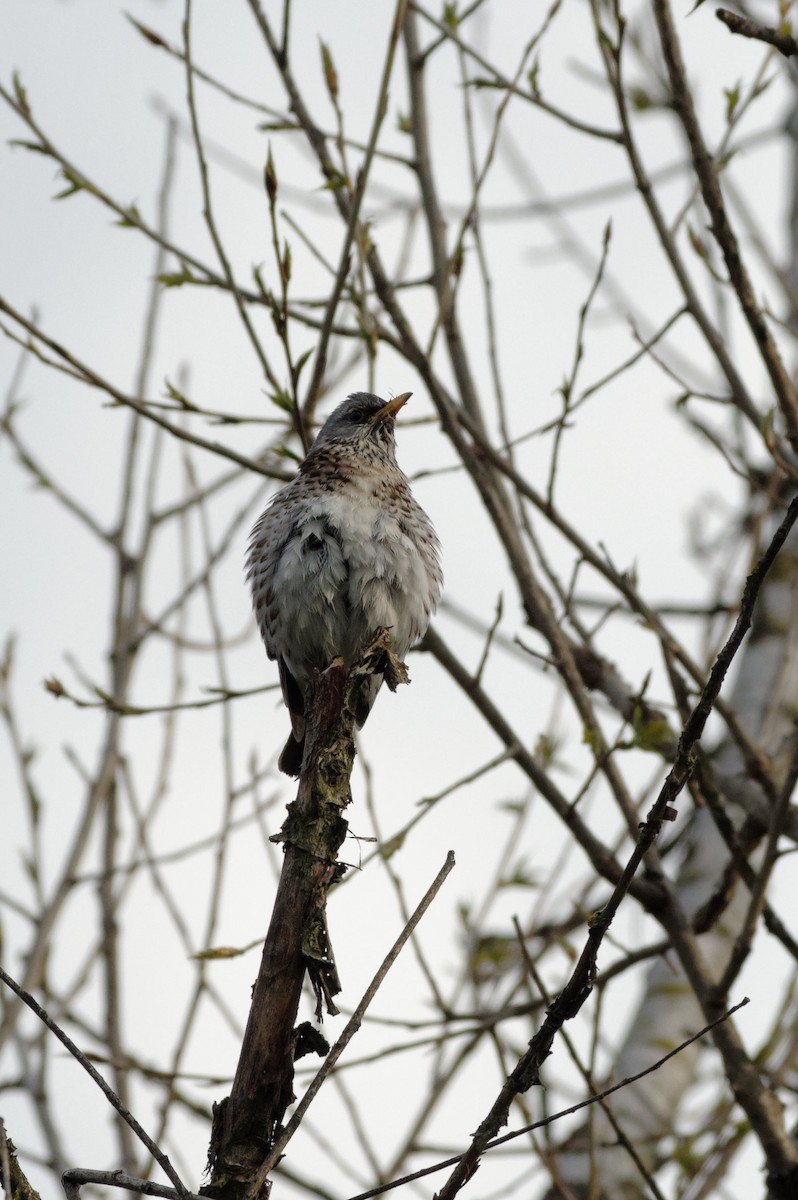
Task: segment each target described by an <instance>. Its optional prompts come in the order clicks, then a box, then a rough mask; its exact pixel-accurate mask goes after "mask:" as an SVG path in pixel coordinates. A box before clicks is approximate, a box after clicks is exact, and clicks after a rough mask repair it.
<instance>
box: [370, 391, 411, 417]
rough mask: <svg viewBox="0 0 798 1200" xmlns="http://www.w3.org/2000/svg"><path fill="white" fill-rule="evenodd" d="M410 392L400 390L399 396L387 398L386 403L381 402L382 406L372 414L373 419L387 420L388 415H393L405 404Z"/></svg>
mask: <svg viewBox="0 0 798 1200" xmlns="http://www.w3.org/2000/svg"><path fill="white" fill-rule="evenodd" d="M412 395H413V393H412V392H402V394H401V396H395V397H394V399H393V400H389V401H388V403H387V404H383V406H382V408H380V409H378V410H377V412H375V414H374V421H375V422H376V421H387V420H388V418H389V417H395V416H396V414H397V413H398V412H399V409H400V408H401V407H402V406H403V405H404V404H407V402H408V400H409V399H410V397H411V396H412Z"/></svg>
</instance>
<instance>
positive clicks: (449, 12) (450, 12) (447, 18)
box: [441, 0, 460, 29]
mask: <svg viewBox="0 0 798 1200" xmlns="http://www.w3.org/2000/svg"><path fill="white" fill-rule="evenodd" d="M441 24H443V25H446V26H448V28H449V29H457V26H458V25H459V24H460V18H459V17H458V15H457V0H447V3H446V4H444V6H443V17H442V19H441Z"/></svg>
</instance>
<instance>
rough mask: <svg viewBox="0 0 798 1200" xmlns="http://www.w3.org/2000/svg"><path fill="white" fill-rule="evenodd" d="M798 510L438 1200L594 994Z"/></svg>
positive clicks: (464, 1173)
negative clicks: (589, 918) (621, 863)
mask: <svg viewBox="0 0 798 1200" xmlns="http://www.w3.org/2000/svg"><path fill="white" fill-rule="evenodd" d="M797 518H798V497H796V498H795V499H793V501H792V503H791V504H790V506H789V508H788V510H787V514H786V516H785V518H784V520H783V521H782V523H781V525H780V526H779V528H778V529H777V531H776V534H775V536H774V538H773V540H772V541H771V543H770V545H769V546H768V548H767V550H766V551H765V553H764V554H763V555H762V557H761V559H760V560H759V563H758V564H757V566H756V569H755V570H754V571H753V572H752V573H751V575H750V576H749V577H748V579H747V581H746V585H745V591H744V592H743V598H742V603H741V605H740V613H739V616H738V618H737V621H736V622H735V625H734V628H733V630H732V632H731V634H730V635H729V638H728V640H727V641H726V644H725V645H724V647H723V649H722V650H721V652H720V654H719V655H718V657H717V659H716V660H715V663H714V666H713V667H712V670H711V672H710V675H709V679H708V680H707V682H706V685H705V687H704V689H703V691H702V693H701V696H700V697H699V699H698V702H697V704H696V705H695V708H694V709H693V711H692V713H691V714H690V717H689V718H688V720H687V722H686V724H685V726H684V729H683V731H682V736H681V738H680V739H679V750H678V754H677V756H676V761H675V763H674V764H673V766H672V767H671V770H670V771H669V772H668V775H667V777H666V778H665V781H664V782H663V784H662V787H661V789H660V792H659V795H658V796H657V799H656V801H655V802H654V804H653V805H652V807H651V810H650V812H649V814H648V816H647V818H646V821H645V823H644V824H643V826H642V827H641V830H640V836H639V838H638V842H637V845H636V846H635V848H634V850H633V851H632V854H631V855H630V857H629V861H628V862H627V864H626V867H625V868H624V871H623V873H622V875H621V878H620V879H619V881H618V883H617V885H616V886H615V888H614V890H613V893H612V896H611V897H610V899H609V901H608V902H607V904H605V905H604V907H603V908H602V909H601V911H600V912H599V913H598V914H597V915H596V918H595V920H594V921H593V923H592V925H591V927H590V930H589V932H588V936H587V941H586V942H585V946H584V949H583V950H582V953H581V955H580V956H579V961H578V962H577V964H576V966H575V967H574V970H573V972H572V974H571V977H570V979H569V980H568V982H567V983H566V985H565V987H564V988H563V989H562V991H561V992H560V994H559V995H558V996H557V999H556V1000H555V1001H554V1003H553V1004H552V1006H551V1008H550V1009H549V1010H548V1012H547V1014H546V1019H545V1020H544V1022H543V1024H542V1025H541V1027H540V1029H539V1030H538V1031H537V1033H536V1034H535V1036H534V1037H533V1038H532V1040H531V1041H530V1043H529V1048H528V1049H527V1051H526V1052H525V1053H524V1054H523V1055H522V1056H521V1058H520V1059H519V1060H518V1062H517V1064H516V1066H515V1068H514V1069H513V1070H512V1071H511V1073H510V1075H509V1076H508V1077H507V1079H506V1081H505V1083H504V1085H503V1087H502V1088H501V1090H500V1092H499V1094H498V1096H497V1098H496V1100H495V1101H494V1103H493V1105H492V1107H491V1109H490V1111H489V1112H488V1114H487V1116H486V1117H485V1118H484V1120H483V1121H482V1122H481V1124H480V1126H479V1128H478V1130H477V1132H476V1134H475V1135H474V1138H473V1140H472V1143H471V1146H470V1147H469V1149H468V1150H467V1151H466V1153H465V1154H464V1155H463V1156H462V1158H461V1159H460V1161H459V1162H458V1164H457V1166H456V1168H455V1169H454V1171H453V1172H452V1174H451V1175H450V1177H449V1179H448V1180H447V1182H446V1184H445V1186H444V1187H443V1189H442V1190H441V1191H440V1192H439V1193H438V1200H453V1197H454V1196H455V1195H456V1194H457V1192H459V1191H460V1189H461V1188H462V1187H463V1186H464V1185H465V1184H466V1183H467V1182H468V1181H469V1179H470V1178H471V1177H472V1176H473V1174H474V1172H475V1171H476V1170H477V1167H478V1166H479V1159H480V1157H481V1155H482V1153H483V1152H484V1150H485V1148H486V1147H487V1146H488V1144H489V1143H490V1141H491V1139H492V1138H493V1137H495V1135H496V1133H497V1132H498V1130H499V1129H500V1128H501V1127H502V1125H504V1124H505V1123H506V1121H507V1117H508V1114H509V1111H510V1105H511V1103H512V1101H513V1099H514V1098H515V1097H516V1096H517V1095H520V1094H522V1093H523V1092H526V1091H527V1090H528V1089H529V1088H530V1087H532V1086H533V1085H535V1084H537V1083H539V1072H540V1067H541V1066H542V1064H543V1062H544V1061H545V1060H546V1058H548V1056H549V1054H550V1053H551V1047H552V1044H553V1042H554V1038H555V1037H556V1035H557V1033H558V1032H559V1030H560V1029H561V1028H562V1026H563V1025H564V1023H565V1022H566V1021H569V1020H571V1019H572V1018H573V1017H575V1016H576V1014H577V1013H578V1012H579V1010H580V1009H581V1007H582V1005H583V1004H584V1003H585V1001H586V1000H587V998H588V996H589V995H590V992H591V990H592V988H593V982H594V979H595V973H596V963H597V957H598V951H599V947H600V945H601V942H602V941H603V939H604V936H605V934H606V933H607V930H608V929H609V927H610V924H611V922H612V920H613V918H614V917H615V914H616V912H617V911H618V908H619V906H620V903H621V901H622V900H623V898H624V896H625V895H626V893H627V891H628V890H629V887H630V885H631V883H632V880H633V878H634V875H635V873H636V871H637V869H638V867H639V866H640V864H641V862H642V861H643V858H644V856H645V854H646V852H647V851H648V850H649V849H650V848H651V846H653V844H654V842H655V840H656V838H657V836H658V834H659V832H660V830H661V828H662V823H663V821H665V820H668V819H672V814H674V810H673V808H672V805H673V802H674V801H675V799H676V797H677V796H678V795H679V793H680V792H681V790H682V788H683V787H684V786H685V784H686V783H687V780H688V779H689V778H690V775H691V773H692V770H693V767H694V764H695V747H696V745H697V743H698V742H699V740H700V738H701V736H702V734H703V732H704V727H705V726H706V723H707V720H708V719H709V715H710V713H711V712H712V709H713V707H714V703H715V700H716V699H717V696H718V693H719V692H720V688H721V685H722V683H723V680H724V678H725V676H726V673H727V671H728V669H729V667H730V666H731V663H732V660H733V659H734V656H735V654H736V653H737V651H738V650H739V648H740V645H741V644H742V640H743V638H744V636H745V634H746V633H747V631H748V629H749V628H750V626H751V619H752V616H753V611H754V605H755V603H756V598H757V596H758V594H759V589H760V587H761V586H762V583H763V582H764V579H765V576H766V575H767V572H768V571H769V569H770V567H771V566H772V565H773V563H774V561H775V559H776V557H777V555H778V553H779V550H780V549H781V547H782V546H783V544H784V542H785V540H786V538H787V534H788V533H789V531H790V529H791V528H792V526H793V524H794V523H795V521H796V519H797ZM674 815H675V814H674ZM669 932H671V936H673V932H672V930H669ZM721 1048H722V1047H721ZM756 1099H757V1100H758V1099H759V1097H756ZM738 1100H739V1101H740V1103H741V1104H742V1105H743V1107H744V1108H745V1109H746V1112H747V1114H748V1115H749V1117H750V1118H751V1122H752V1124H753V1126H754V1128H755V1129H756V1130H757V1131H758V1132H759V1131H760V1128H761V1125H764V1120H763V1121H762V1122H761V1124H760V1122H758V1120H757V1118H758V1117H759V1116H761V1114H760V1113H759V1111H758V1107H757V1106H756V1105H754V1106H753V1107H754V1110H755V1111H751V1107H752V1106H750V1105H749V1106H747V1105H746V1098H744V1097H742V1096H740V1094H739V1093H738ZM770 1146H771V1144H769V1143H768V1142H767V1141H765V1149H766V1151H767V1150H768V1149H770ZM774 1154H775V1152H774ZM768 1166H769V1167H770V1168H771V1171H772V1170H773V1166H774V1164H773V1161H772V1160H771V1159H770V1156H769V1161H768Z"/></svg>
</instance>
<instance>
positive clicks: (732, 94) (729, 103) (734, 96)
mask: <svg viewBox="0 0 798 1200" xmlns="http://www.w3.org/2000/svg"><path fill="white" fill-rule="evenodd" d="M740 88H741V83H740V80H739V79H738V80H737V83H735V85H734V87H732V88H724V89H723V95H724V96H725V97H726V120H727V121H728V122H729V123H730V124H731V120H732V117H733V116H734V114H735V111H736V109H737V105H738V104H739V103H740Z"/></svg>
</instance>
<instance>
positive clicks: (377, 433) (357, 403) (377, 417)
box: [311, 392, 413, 456]
mask: <svg viewBox="0 0 798 1200" xmlns="http://www.w3.org/2000/svg"><path fill="white" fill-rule="evenodd" d="M412 394H413V393H412V392H403V393H402V395H401V396H396V397H395V398H394V399H393V400H382V399H381V398H380V397H379V396H373V395H372V394H371V392H354V393H353V395H351V396H347V398H346V400H344V401H342V402H341V404H339V405H338V407H337V408H336V409H335V410H334V411H333V412H332V413H330V415H329V417H328V418H327V420H326V421H325V422H324V424H323V425H322V427H321V429H320V430H319V432H318V434H317V435H316V440H315V441H314V443H313V445H312V446H311V451H314V450H318V449H319V447H320V446H325V445H328V444H330V443H333V442H335V443H343V442H349V443H351V444H352V445H353V446H356V447H362V448H363V450H368V449H369V448H376V449H379V450H382V451H383V452H384V453H387V454H390V455H391V456H393V454H394V452H395V449H396V443H395V441H394V422H395V419H396V414H397V413H398V412H399V409H400V408H401V407H402V405H403V404H406V403H407V401H408V400H409V399H410V397H411V396H412Z"/></svg>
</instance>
